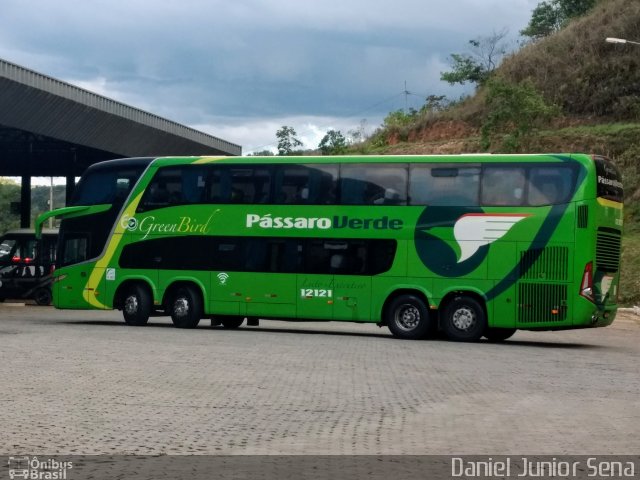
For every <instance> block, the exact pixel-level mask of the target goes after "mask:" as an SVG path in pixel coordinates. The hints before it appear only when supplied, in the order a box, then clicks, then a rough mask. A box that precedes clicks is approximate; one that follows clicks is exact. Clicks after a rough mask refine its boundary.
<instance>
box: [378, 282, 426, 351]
mask: <svg viewBox="0 0 640 480" xmlns="http://www.w3.org/2000/svg"><path fill="white" fill-rule="evenodd" d="M380 325H386V326H387V327H388V328H389V330H390V331H391V333H392V334H393V335H394V336H395V337H398V338H403V339H412V340H413V339H419V338H424V337H427V336H428V335H429V334H431V333H433V331H434V327H435V325H436V324H435V322H434V317H433V315H431V314H430V312H429V300H428V299H427V296H426V295H425V294H424V293H423V292H421V291H420V290H415V289H400V290H396V291H394V292H393V293H391V294H390V295H389V296H388V297H387V299H386V300H385V302H384V305H383V307H382V314H381V322H380Z"/></svg>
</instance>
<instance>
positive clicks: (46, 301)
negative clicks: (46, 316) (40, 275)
mask: <svg viewBox="0 0 640 480" xmlns="http://www.w3.org/2000/svg"><path fill="white" fill-rule="evenodd" d="M51 298H52V297H51V290H50V289H49V288H48V287H40V288H38V289H37V290H36V291H35V292H33V299H34V300H35V301H36V303H37V304H38V305H50V304H51Z"/></svg>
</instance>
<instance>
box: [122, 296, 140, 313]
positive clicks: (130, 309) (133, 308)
mask: <svg viewBox="0 0 640 480" xmlns="http://www.w3.org/2000/svg"><path fill="white" fill-rule="evenodd" d="M124 311H125V312H126V313H127V314H128V315H135V314H136V313H137V312H138V297H137V296H136V295H130V296H128V297H127V299H126V300H125V301H124Z"/></svg>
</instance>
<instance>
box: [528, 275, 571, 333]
mask: <svg viewBox="0 0 640 480" xmlns="http://www.w3.org/2000/svg"><path fill="white" fill-rule="evenodd" d="M566 319H567V286H566V285H554V284H543V283H521V284H519V285H518V323H543V322H562V321H564V320H566Z"/></svg>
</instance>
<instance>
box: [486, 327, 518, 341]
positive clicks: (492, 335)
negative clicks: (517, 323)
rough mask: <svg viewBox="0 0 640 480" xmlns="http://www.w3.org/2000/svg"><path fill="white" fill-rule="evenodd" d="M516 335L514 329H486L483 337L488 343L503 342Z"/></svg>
mask: <svg viewBox="0 0 640 480" xmlns="http://www.w3.org/2000/svg"><path fill="white" fill-rule="evenodd" d="M514 333H516V329H515V328H487V331H486V332H484V336H485V338H486V339H487V340H489V341H490V342H503V341H505V340H506V339H507V338H511V336H512V335H513V334H514Z"/></svg>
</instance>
